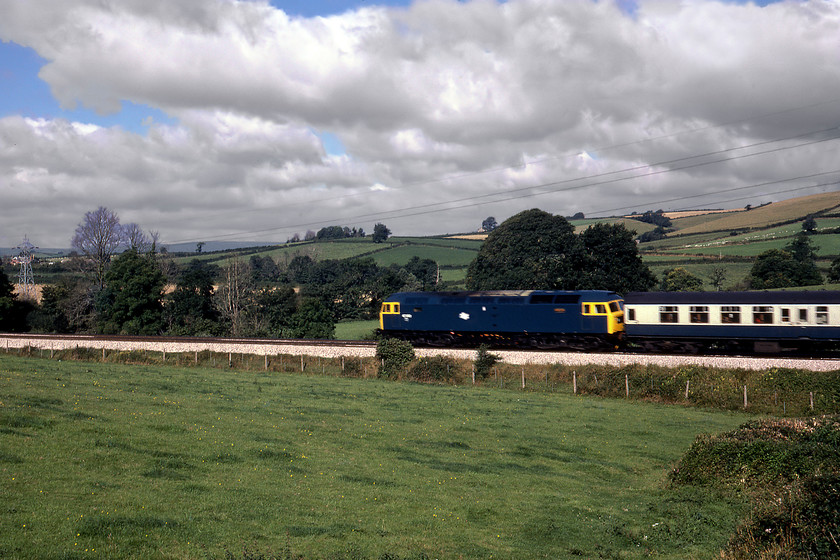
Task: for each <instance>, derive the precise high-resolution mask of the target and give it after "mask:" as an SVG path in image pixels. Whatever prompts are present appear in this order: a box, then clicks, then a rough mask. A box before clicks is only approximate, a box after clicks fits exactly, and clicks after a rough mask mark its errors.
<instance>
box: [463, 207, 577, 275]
mask: <svg viewBox="0 0 840 560" xmlns="http://www.w3.org/2000/svg"><path fill="white" fill-rule="evenodd" d="M585 260H586V255H585V253H584V248H583V244H582V243H581V242H580V239H578V237H577V236H576V235H575V233H574V227H572V225H571V224H569V222H568V221H566V219H565V218H563V217H562V216H553V215H551V214H549V213H548V212H544V211H542V210H539V209H537V208H534V209H532V210H526V211H524V212H520V213H519V214H516V215H515V216H513V217H511V218H508V219H507V220H505V221H504V222H502V224H501V225H499V227H497V228H496V229H494V230H493V231H492V232H490V234H489V235H488V236H487V239H486V240H485V241H484V244H483V245H482V246H481V249H480V250H479V252H478V255H477V256H476V258H475V259H474V260H473V261H472V262H471V263H470V266H469V268H468V269H467V278H466V284H467V289H470V290H504V289H520V290H522V289H568V290H573V289H577V288H579V287H580V286H581V285H582V280H583V276H582V263H583V262H584V261H585Z"/></svg>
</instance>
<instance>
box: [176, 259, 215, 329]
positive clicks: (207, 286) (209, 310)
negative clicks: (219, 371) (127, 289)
mask: <svg viewBox="0 0 840 560" xmlns="http://www.w3.org/2000/svg"><path fill="white" fill-rule="evenodd" d="M167 300H168V301H167V304H166V306H165V310H166V319H167V322H168V325H169V327H168V330H169V332H170V333H172V334H177V335H187V336H213V335H219V334H222V327H221V325H220V324H219V317H220V313H219V310H218V308H217V307H216V304H215V301H214V299H213V268H212V266H211V265H208V264H206V263H205V262H204V261H200V260H192V261H190V263H189V264H188V265H187V267H186V268H185V269H184V270H183V272H181V274H180V276H179V277H178V283H177V286H176V287H175V290H174V291H173V292H172V293H171V294H169V296H168V298H167Z"/></svg>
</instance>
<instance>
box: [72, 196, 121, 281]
mask: <svg viewBox="0 0 840 560" xmlns="http://www.w3.org/2000/svg"><path fill="white" fill-rule="evenodd" d="M124 244H125V233H124V231H123V228H122V226H121V225H120V218H119V216H117V214H116V213H115V212H112V211H111V210H108V209H107V208H105V207H104V206H100V207H99V208H97V209H96V210H94V211H91V212H87V213H86V214H85V217H84V219H83V220H82V223H80V224H79V225H78V227H76V233H75V235H73V240H72V246H73V248H74V249H76V250H77V251H79V253H81V254H82V255H84V256H85V257H87V258H88V259H89V260H91V261H92V262H93V265H94V271H95V272H94V275H95V278H96V283H97V284H98V285H99V287H100V288H102V287H103V286H104V285H105V272H106V270H107V268H108V263H109V262H110V261H111V256H112V255H113V254H114V253H116V251H117V249H118V248H120V247H121V246H123V245H124Z"/></svg>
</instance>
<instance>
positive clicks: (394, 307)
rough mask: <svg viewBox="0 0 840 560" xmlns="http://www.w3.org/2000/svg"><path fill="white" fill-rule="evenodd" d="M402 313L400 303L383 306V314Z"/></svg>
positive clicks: (384, 304)
mask: <svg viewBox="0 0 840 560" xmlns="http://www.w3.org/2000/svg"><path fill="white" fill-rule="evenodd" d="M399 312H400V304H399V303H383V304H382V313H399Z"/></svg>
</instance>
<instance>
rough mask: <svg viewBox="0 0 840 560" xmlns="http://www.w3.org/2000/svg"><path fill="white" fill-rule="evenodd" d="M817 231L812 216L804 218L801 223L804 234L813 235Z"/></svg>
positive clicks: (815, 221)
mask: <svg viewBox="0 0 840 560" xmlns="http://www.w3.org/2000/svg"><path fill="white" fill-rule="evenodd" d="M816 230H817V220H815V219H814V216H808V217H807V218H805V221H803V222H802V231H804V232H805V233H814V232H815V231H816Z"/></svg>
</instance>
